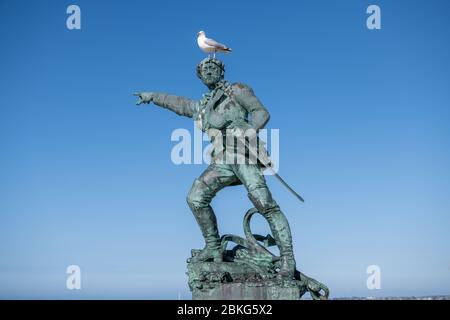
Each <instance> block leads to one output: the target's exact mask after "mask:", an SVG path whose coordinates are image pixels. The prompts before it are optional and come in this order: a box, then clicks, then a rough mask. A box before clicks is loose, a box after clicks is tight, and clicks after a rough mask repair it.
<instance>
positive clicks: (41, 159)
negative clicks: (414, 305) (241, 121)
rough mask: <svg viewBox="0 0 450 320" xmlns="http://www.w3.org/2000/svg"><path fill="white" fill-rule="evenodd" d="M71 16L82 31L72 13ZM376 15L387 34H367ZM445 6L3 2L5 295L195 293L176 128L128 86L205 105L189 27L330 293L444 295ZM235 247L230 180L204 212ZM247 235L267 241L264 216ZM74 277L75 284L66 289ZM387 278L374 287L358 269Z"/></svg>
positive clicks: (191, 231) (449, 125) (186, 123)
mask: <svg viewBox="0 0 450 320" xmlns="http://www.w3.org/2000/svg"><path fill="white" fill-rule="evenodd" d="M70 4H77V5H79V6H80V8H81V18H82V22H81V27H82V29H81V30H72V31H70V30H68V29H67V28H66V18H67V14H66V8H67V6H68V5H70ZM369 4H377V5H379V6H380V7H381V12H382V29H381V30H375V31H374V30H372V31H371V30H368V29H367V28H366V18H367V14H366V8H367V6H368V5H369ZM449 9H450V5H449V2H448V1H445V0H441V1H440V0H433V1H424V0H417V1H406V0H404V1H402V0H394V1H371V2H368V1H360V0H346V1H318V0H315V1H313V0H309V1H257V2H256V1H245V2H243V1H234V0H230V1H227V2H226V3H224V2H221V1H171V0H168V1H114V2H112V1H83V0H79V1H74V2H68V1H21V0H18V1H1V2H0V39H1V41H0V52H1V59H0V70H1V72H0V146H1V153H0V298H44V299H45V298H69V299H71V298H75V299H76V298H88V299H89V298H137V299H141V298H142V299H146V298H150V299H176V298H178V297H181V298H190V294H189V289H188V287H187V277H186V275H185V270H186V265H185V259H186V258H187V257H188V255H189V253H190V249H191V248H201V247H202V246H203V242H202V237H201V234H200V231H199V230H198V227H197V225H196V223H195V220H194V218H193V216H192V214H191V213H190V211H189V208H188V206H187V204H186V202H185V198H186V194H187V192H188V190H189V188H190V186H191V184H192V181H193V180H194V179H195V178H196V177H197V176H198V175H200V173H201V172H202V171H203V170H204V169H205V168H206V165H204V164H203V165H180V166H176V165H174V164H173V163H172V161H171V159H170V151H171V149H172V147H173V146H174V145H175V143H174V142H172V141H171V140H170V135H171V133H172V131H173V130H174V129H177V128H186V129H189V130H190V131H192V130H193V124H192V121H191V120H190V119H187V118H182V117H178V116H177V115H175V114H171V113H169V112H168V111H166V110H162V109H159V108H157V107H154V106H145V107H143V108H139V107H136V106H135V105H134V102H135V99H134V97H132V96H131V93H132V92H135V91H142V90H148V91H163V92H170V93H175V94H179V95H183V96H188V97H192V98H194V99H199V98H200V97H201V94H202V93H203V92H205V90H206V88H205V87H204V86H203V85H202V84H201V82H200V81H199V80H198V79H197V78H196V75H195V65H196V64H197V63H198V62H199V61H200V60H201V59H203V58H204V56H205V55H204V54H203V53H202V52H201V51H200V50H199V49H198V47H197V44H196V33H197V32H198V31H199V30H205V31H206V32H207V35H208V36H211V37H213V38H215V39H217V40H221V41H223V42H226V43H227V44H228V45H229V46H230V47H232V48H233V53H232V54H229V55H226V56H220V57H221V58H222V59H223V61H224V62H225V64H226V78H227V79H229V80H230V81H240V82H244V83H247V84H249V85H251V86H252V87H253V89H254V91H255V93H256V94H257V95H258V97H259V98H260V100H261V101H262V102H263V103H264V105H266V106H267V108H268V109H269V111H270V113H271V121H270V122H269V124H268V128H277V129H280V174H281V175H282V176H283V177H285V178H286V180H287V181H288V182H289V183H291V184H292V186H293V187H294V188H295V189H297V190H298V191H299V192H300V193H301V194H302V195H303V196H304V198H305V199H306V202H305V204H300V203H299V202H298V201H297V200H296V199H295V198H294V197H293V196H292V195H290V194H289V193H288V192H287V191H286V190H285V189H284V188H283V187H282V186H281V185H280V184H279V183H278V182H277V181H276V180H275V179H274V178H273V177H268V178H267V180H268V184H269V186H270V188H271V190H272V193H273V195H274V197H275V198H276V200H277V201H278V203H279V204H280V206H281V208H282V210H283V211H284V213H285V214H286V216H287V217H288V219H289V221H290V224H291V229H292V232H293V238H294V248H295V254H296V257H297V263H298V267H299V269H300V270H301V271H303V272H304V273H306V274H307V275H310V276H312V277H314V278H317V279H318V280H320V281H322V282H324V283H326V284H327V285H328V286H329V287H330V289H331V293H332V296H333V297H342V296H389V295H428V294H450V291H449V290H450V250H449V243H450V230H449V228H450V215H449V213H450V197H449V191H450V167H449V165H448V164H449V161H450V111H449V107H450V103H449V101H450V90H449V89H450V88H449V83H450V45H449V41H448V34H449V31H450V21H449V20H448V17H447V15H448V12H449ZM213 207H214V208H215V209H216V214H217V216H218V220H219V228H220V231H221V233H235V234H242V233H243V232H242V230H241V224H242V217H243V214H244V212H245V211H246V210H247V209H248V208H250V207H251V204H250V202H249V200H248V199H247V196H246V192H245V190H244V188H243V187H242V186H239V187H232V188H227V189H225V190H223V191H221V192H220V193H219V194H218V196H217V197H216V198H215V199H214V201H213ZM254 230H255V231H257V232H261V233H266V232H268V228H267V227H266V226H265V224H264V223H263V221H262V219H260V220H257V221H255V226H254ZM72 264H75V265H79V266H80V267H81V271H82V290H72V291H69V290H67V289H66V287H65V282H66V277H67V275H66V273H65V270H66V267H67V266H68V265H72ZM373 264H375V265H378V266H380V268H381V287H382V288H381V289H380V290H368V289H367V287H366V279H367V277H368V275H367V274H366V268H367V266H369V265H373Z"/></svg>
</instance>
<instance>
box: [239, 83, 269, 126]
mask: <svg viewBox="0 0 450 320" xmlns="http://www.w3.org/2000/svg"><path fill="white" fill-rule="evenodd" d="M233 95H234V97H235V99H236V101H237V102H239V104H240V105H241V106H243V107H244V108H245V109H246V110H247V111H248V112H249V113H250V114H251V122H250V125H251V127H252V128H253V129H255V130H256V131H258V130H259V129H262V128H264V126H265V125H266V124H267V122H268V121H269V118H270V114H269V112H268V111H267V109H266V108H265V107H264V106H263V104H262V103H261V102H260V101H259V99H258V98H257V97H256V96H255V94H254V93H253V90H252V88H250V87H249V86H247V85H245V84H242V83H237V84H234V85H233Z"/></svg>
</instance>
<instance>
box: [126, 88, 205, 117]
mask: <svg viewBox="0 0 450 320" xmlns="http://www.w3.org/2000/svg"><path fill="white" fill-rule="evenodd" d="M134 95H136V96H138V97H139V99H140V100H139V101H138V102H136V104H137V105H140V104H141V103H150V102H153V103H154V104H155V105H157V106H160V107H163V108H166V109H169V110H171V111H173V112H175V113H176V114H178V115H180V116H185V117H190V118H192V116H193V115H194V112H195V107H196V104H197V102H196V101H194V100H192V99H189V98H185V97H180V96H176V95H172V94H166V93H160V92H139V93H135V94H134Z"/></svg>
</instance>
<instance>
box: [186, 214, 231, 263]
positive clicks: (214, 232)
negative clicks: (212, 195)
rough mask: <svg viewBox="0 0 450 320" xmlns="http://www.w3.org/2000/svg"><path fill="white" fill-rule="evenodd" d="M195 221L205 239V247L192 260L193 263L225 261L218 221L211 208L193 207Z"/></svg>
mask: <svg viewBox="0 0 450 320" xmlns="http://www.w3.org/2000/svg"><path fill="white" fill-rule="evenodd" d="M191 209H192V212H193V213H194V216H195V219H196V220H197V223H198V225H199V226H200V229H201V231H202V234H203V237H204V238H205V243H206V245H205V247H204V248H203V250H201V251H200V253H198V254H197V255H195V256H194V257H192V258H191V260H190V261H191V262H202V261H211V260H212V261H214V262H222V261H223V252H222V246H221V242H220V237H219V230H218V228H217V219H216V215H215V214H214V211H213V209H212V208H211V206H207V207H201V208H198V207H197V208H196V207H191Z"/></svg>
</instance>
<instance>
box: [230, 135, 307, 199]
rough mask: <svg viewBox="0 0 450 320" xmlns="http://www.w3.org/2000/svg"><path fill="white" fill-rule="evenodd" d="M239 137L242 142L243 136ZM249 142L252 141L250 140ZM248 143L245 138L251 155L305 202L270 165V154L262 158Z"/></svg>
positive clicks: (245, 143)
mask: <svg viewBox="0 0 450 320" xmlns="http://www.w3.org/2000/svg"><path fill="white" fill-rule="evenodd" d="M237 139H238V140H240V142H241V143H242V136H237ZM259 141H261V140H259ZM248 143H250V141H249V142H248ZM248 143H247V141H245V138H244V145H245V146H248V148H247V150H248V151H249V153H251V155H252V156H253V157H254V159H258V160H259V161H260V162H261V163H262V164H263V165H264V167H266V168H267V169H269V171H270V172H271V173H272V174H273V175H274V176H275V178H277V179H278V181H280V182H281V184H282V185H283V186H285V187H286V189H288V190H289V191H290V192H291V193H292V194H293V195H294V196H295V197H296V198H297V199H298V200H300V201H301V202H305V200H304V199H303V197H302V196H301V195H299V194H298V193H297V192H295V190H294V189H292V188H291V187H290V186H289V185H288V184H287V182H286V181H284V179H283V178H282V177H281V176H280V175H279V174H278V173H276V172H275V170H274V169H273V168H272V166H271V165H270V162H271V161H270V158H269V156H268V155H267V159H266V160H263V159H261V157H260V156H259V155H255V153H254V148H252V147H251V146H250V145H248ZM264 150H265V148H264Z"/></svg>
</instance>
